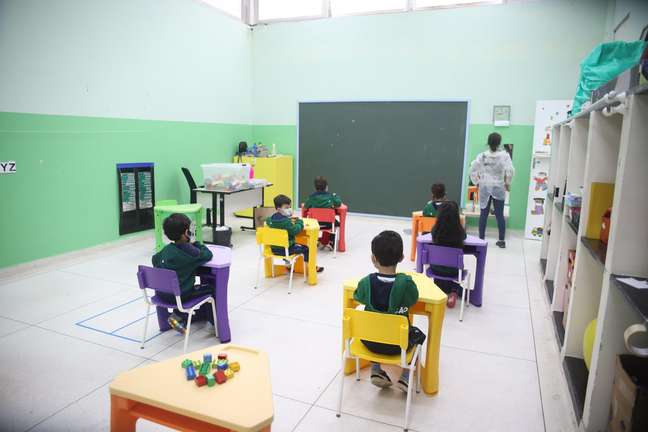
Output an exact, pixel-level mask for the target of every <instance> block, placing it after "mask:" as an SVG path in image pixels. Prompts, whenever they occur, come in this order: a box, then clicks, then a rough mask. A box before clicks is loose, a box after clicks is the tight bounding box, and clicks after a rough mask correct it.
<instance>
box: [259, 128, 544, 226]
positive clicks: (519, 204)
mask: <svg viewBox="0 0 648 432" xmlns="http://www.w3.org/2000/svg"><path fill="white" fill-rule="evenodd" d="M491 132H498V133H500V134H501V135H502V143H505V144H509V143H510V144H513V145H514V146H513V165H514V167H515V171H516V172H515V177H514V179H513V185H512V188H511V200H510V201H511V203H512V205H511V214H510V218H509V222H508V226H509V228H512V229H523V228H524V221H525V214H526V205H527V194H528V189H529V174H530V168H531V166H530V164H531V152H532V149H533V145H532V142H533V126H532V125H512V126H509V127H499V128H496V127H494V126H493V125H490V124H471V125H470V128H469V130H468V160H467V165H468V164H470V162H471V161H472V160H474V159H475V157H476V156H477V154H479V153H480V152H482V151H484V150H486V138H487V137H488V134H489V133H491ZM252 142H262V143H264V144H266V145H268V146H270V145H272V144H273V143H274V144H276V146H277V152H279V153H283V154H289V155H292V156H294V157H296V156H297V126H295V125H274V126H271V125H254V126H252ZM295 167H296V161H295ZM466 168H467V167H466ZM295 172H296V171H295ZM465 172H468V171H467V169H466V171H465ZM300 175H312V176H315V175H317V173H311V174H308V173H300ZM330 181H331V185H332V187H335V179H330ZM433 181H434V178H430V182H433ZM466 184H467V182H466ZM296 190H297V189H296V181H295V191H296ZM427 199H428V198H427V197H421V202H422V203H424V202H425V201H426V200H427ZM349 206H350V210H351V211H353V203H349ZM412 210H414V209H412Z"/></svg>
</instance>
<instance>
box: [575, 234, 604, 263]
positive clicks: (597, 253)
mask: <svg viewBox="0 0 648 432" xmlns="http://www.w3.org/2000/svg"><path fill="white" fill-rule="evenodd" d="M581 243H582V244H583V246H585V249H587V250H588V251H589V253H590V254H591V255H592V257H593V258H594V260H595V261H596V262H597V263H598V264H600V265H601V267H603V268H605V259H606V258H607V245H606V244H605V243H603V242H602V241H601V240H599V239H593V238H588V237H581Z"/></svg>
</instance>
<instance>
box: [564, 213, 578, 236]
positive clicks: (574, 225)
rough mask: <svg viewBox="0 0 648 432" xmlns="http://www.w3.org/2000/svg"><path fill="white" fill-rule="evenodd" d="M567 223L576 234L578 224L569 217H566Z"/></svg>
mask: <svg viewBox="0 0 648 432" xmlns="http://www.w3.org/2000/svg"><path fill="white" fill-rule="evenodd" d="M567 225H569V228H571V230H572V231H573V232H574V234H577V235H578V225H576V224H575V223H574V221H572V220H571V218H569V217H568V218H567Z"/></svg>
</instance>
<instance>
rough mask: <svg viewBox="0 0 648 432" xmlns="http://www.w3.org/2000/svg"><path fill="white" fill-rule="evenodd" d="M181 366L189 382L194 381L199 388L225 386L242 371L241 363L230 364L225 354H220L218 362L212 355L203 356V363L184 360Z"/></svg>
mask: <svg viewBox="0 0 648 432" xmlns="http://www.w3.org/2000/svg"><path fill="white" fill-rule="evenodd" d="M180 366H181V367H182V368H183V369H184V370H185V375H186V378H187V381H191V380H193V381H194V382H195V383H196V385H197V386H198V387H203V386H205V385H206V386H207V387H214V386H215V384H224V383H226V382H227V381H228V380H231V379H232V378H234V375H235V374H236V372H239V371H240V370H241V365H240V364H239V362H231V363H230V362H229V361H228V360H227V354H225V353H220V354H218V357H217V360H214V359H213V357H212V355H211V354H210V353H205V354H203V360H202V361H200V360H193V361H192V360H190V359H184V360H183V361H182V363H181V365H180ZM196 369H198V374H196Z"/></svg>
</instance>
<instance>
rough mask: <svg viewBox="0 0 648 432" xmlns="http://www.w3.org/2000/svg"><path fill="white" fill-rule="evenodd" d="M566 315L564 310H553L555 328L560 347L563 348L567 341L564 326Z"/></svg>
mask: <svg viewBox="0 0 648 432" xmlns="http://www.w3.org/2000/svg"><path fill="white" fill-rule="evenodd" d="M564 315H565V313H564V312H558V311H554V312H553V322H554V330H556V336H558V348H562V346H563V343H564V342H565V327H563V316H564Z"/></svg>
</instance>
